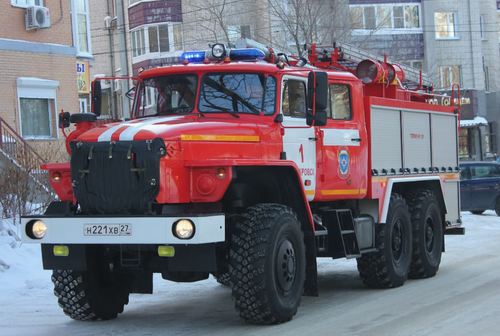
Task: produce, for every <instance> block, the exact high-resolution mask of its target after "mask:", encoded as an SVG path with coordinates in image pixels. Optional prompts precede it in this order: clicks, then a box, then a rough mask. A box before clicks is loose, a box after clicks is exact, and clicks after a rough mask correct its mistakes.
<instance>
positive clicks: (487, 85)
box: [483, 66, 490, 92]
mask: <svg viewBox="0 0 500 336" xmlns="http://www.w3.org/2000/svg"><path fill="white" fill-rule="evenodd" d="M483 68H484V71H483V76H484V89H485V90H486V92H490V71H489V69H488V67H487V66H484V67H483Z"/></svg>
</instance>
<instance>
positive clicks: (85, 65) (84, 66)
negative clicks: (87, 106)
mask: <svg viewBox="0 0 500 336" xmlns="http://www.w3.org/2000/svg"><path fill="white" fill-rule="evenodd" d="M89 79H90V75H89V61H76V80H77V83H78V93H90V82H89Z"/></svg>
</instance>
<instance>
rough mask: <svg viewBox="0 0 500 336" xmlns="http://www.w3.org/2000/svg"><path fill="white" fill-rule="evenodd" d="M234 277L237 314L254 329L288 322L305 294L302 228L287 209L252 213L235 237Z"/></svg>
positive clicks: (268, 208) (277, 207) (269, 207)
mask: <svg viewBox="0 0 500 336" xmlns="http://www.w3.org/2000/svg"><path fill="white" fill-rule="evenodd" d="M231 240H232V242H231V251H230V264H229V274H230V276H231V288H232V297H233V299H234V301H235V308H236V311H237V312H238V313H239V315H240V317H241V318H243V319H244V320H245V321H246V322H248V323H252V324H276V323H283V322H286V321H289V320H291V319H292V318H293V316H294V315H295V314H296V313H297V309H298V307H299V305H300V301H301V297H302V294H303V291H304V281H305V268H306V258H305V244H304V235H303V232H302V230H301V228H300V222H299V220H298V219H297V216H296V215H295V213H294V212H293V211H292V210H291V209H290V208H288V207H286V206H283V205H279V204H259V205H256V206H253V207H250V208H248V209H247V212H246V213H245V214H243V215H241V217H240V218H239V220H238V221H237V224H236V226H235V228H234V231H233V236H232V239H231Z"/></svg>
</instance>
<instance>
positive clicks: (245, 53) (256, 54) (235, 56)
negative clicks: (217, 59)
mask: <svg viewBox="0 0 500 336" xmlns="http://www.w3.org/2000/svg"><path fill="white" fill-rule="evenodd" d="M229 57H230V59H231V60H232V61H250V60H263V59H264V58H265V57H266V55H265V54H264V52H263V51H262V50H259V49H254V48H248V49H233V50H231V51H230V52H229Z"/></svg>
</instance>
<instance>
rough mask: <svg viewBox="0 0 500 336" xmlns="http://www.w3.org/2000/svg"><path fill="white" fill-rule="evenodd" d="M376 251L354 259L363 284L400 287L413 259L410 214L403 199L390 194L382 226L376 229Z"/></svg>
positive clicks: (397, 195)
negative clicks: (387, 209) (384, 221)
mask: <svg viewBox="0 0 500 336" xmlns="http://www.w3.org/2000/svg"><path fill="white" fill-rule="evenodd" d="M377 246H378V251H377V252H373V253H367V254H364V255H362V256H361V258H358V259H357V262H358V271H359V274H360V276H361V279H362V280H363V283H364V284H365V285H367V286H368V287H372V288H393V287H399V286H402V285H403V284H404V283H405V281H406V279H407V278H408V272H409V271H410V262H411V255H412V230H411V220H410V214H409V212H408V207H407V205H406V202H405V201H404V199H403V197H401V195H399V194H392V195H391V200H390V203H389V211H388V214H387V220H386V223H385V224H382V225H380V226H379V230H378V238H377Z"/></svg>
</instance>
